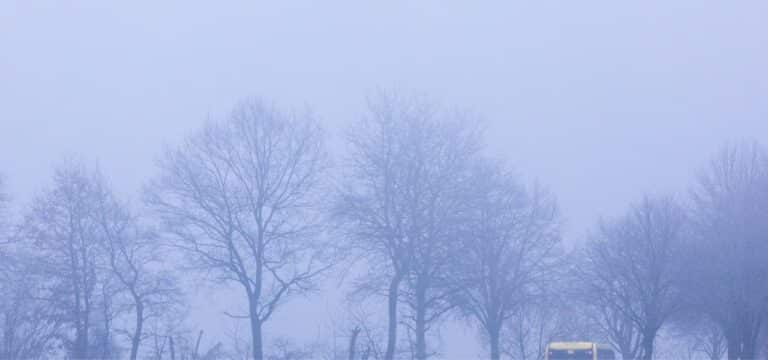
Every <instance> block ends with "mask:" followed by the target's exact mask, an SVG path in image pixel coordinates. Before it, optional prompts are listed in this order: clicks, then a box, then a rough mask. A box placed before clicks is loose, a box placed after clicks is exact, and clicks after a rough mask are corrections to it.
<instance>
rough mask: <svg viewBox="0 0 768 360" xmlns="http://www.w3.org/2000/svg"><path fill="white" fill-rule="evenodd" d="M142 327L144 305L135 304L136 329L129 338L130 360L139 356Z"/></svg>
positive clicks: (138, 302) (134, 359)
mask: <svg viewBox="0 0 768 360" xmlns="http://www.w3.org/2000/svg"><path fill="white" fill-rule="evenodd" d="M143 327H144V305H143V304H142V303H141V302H140V301H137V302H136V328H135V329H134V330H133V337H132V338H131V360H136V358H137V356H138V354H139V343H140V342H141V333H142V331H143Z"/></svg>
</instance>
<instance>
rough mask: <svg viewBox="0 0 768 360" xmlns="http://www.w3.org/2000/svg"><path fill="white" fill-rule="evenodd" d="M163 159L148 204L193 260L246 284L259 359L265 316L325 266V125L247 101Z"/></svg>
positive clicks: (206, 269)
mask: <svg viewBox="0 0 768 360" xmlns="http://www.w3.org/2000/svg"><path fill="white" fill-rule="evenodd" d="M159 166H160V176H159V177H158V178H157V179H155V180H154V181H152V182H150V184H149V185H148V187H147V197H146V199H147V202H148V204H149V205H151V206H152V207H153V208H154V210H155V211H156V212H157V214H158V215H159V217H160V218H161V220H162V221H163V224H164V226H165V229H166V230H167V231H168V232H169V233H171V234H173V235H174V236H175V239H176V241H175V243H174V246H176V247H177V248H179V249H181V250H183V251H185V253H186V254H187V255H189V261H190V264H192V265H193V266H195V267H196V268H198V269H200V270H202V271H204V272H206V273H209V274H214V275H215V276H217V278H218V279H220V280H223V281H228V282H234V283H237V284H238V285H239V286H241V287H242V290H243V294H244V297H245V298H246V299H247V303H248V315H247V316H246V317H247V318H248V319H249V320H250V325H251V340H252V341H251V342H252V347H253V358H254V359H259V360H261V359H263V358H264V355H263V342H262V336H263V335H262V328H263V324H264V323H265V322H266V321H268V320H269V319H270V318H271V317H272V315H273V314H274V312H275V311H276V310H277V309H278V308H279V306H280V305H281V304H282V303H283V302H284V301H285V300H286V299H287V298H288V297H290V296H291V295H292V294H295V293H301V292H305V291H307V290H310V289H312V288H313V286H314V282H313V280H314V279H315V278H316V277H317V276H318V275H319V274H320V273H321V272H322V271H323V270H325V269H326V268H327V267H328V265H327V263H325V262H324V260H325V259H324V258H322V257H321V255H322V254H323V250H324V249H323V247H322V246H321V243H320V242H319V240H320V239H321V238H320V235H321V234H320V230H321V228H320V227H319V225H320V223H319V222H318V221H317V220H318V216H317V213H316V211H315V210H316V206H317V205H318V204H319V201H318V198H317V195H318V192H319V190H321V188H320V185H321V183H320V181H321V180H322V177H323V172H324V170H325V168H326V157H325V152H324V150H323V139H322V131H321V129H320V127H319V126H318V125H317V123H316V121H315V120H314V119H313V118H312V117H311V116H309V115H306V114H301V115H299V114H296V113H284V112H281V111H278V110H277V109H275V108H274V107H272V106H270V105H267V104H265V103H264V102H262V101H260V100H250V101H246V102H243V103H241V104H240V105H238V106H237V107H236V108H235V110H234V111H233V112H232V115H231V116H230V117H229V118H228V119H227V120H225V121H216V122H209V123H208V124H206V126H205V127H204V128H203V129H202V130H201V131H199V132H197V133H196V134H194V135H193V136H191V137H190V138H189V139H188V140H187V141H186V142H185V143H184V145H182V146H181V147H180V148H178V149H176V150H168V151H167V152H166V153H165V155H164V156H163V158H162V159H161V160H160V162H159Z"/></svg>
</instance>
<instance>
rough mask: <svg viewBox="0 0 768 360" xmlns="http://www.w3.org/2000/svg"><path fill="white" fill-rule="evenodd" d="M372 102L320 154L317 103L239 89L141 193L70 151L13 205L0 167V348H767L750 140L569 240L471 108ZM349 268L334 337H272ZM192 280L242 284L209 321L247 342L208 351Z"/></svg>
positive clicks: (189, 355) (271, 352)
mask: <svg viewBox="0 0 768 360" xmlns="http://www.w3.org/2000/svg"><path fill="white" fill-rule="evenodd" d="M367 105H368V106H367V111H366V112H365V114H363V116H361V117H360V118H359V119H358V120H356V121H353V122H351V123H350V124H349V126H347V128H346V132H345V136H344V146H345V148H344V149H345V151H344V152H343V153H342V154H340V156H339V157H338V158H334V159H332V156H330V154H329V152H328V149H327V146H326V134H325V132H324V129H323V128H322V127H321V125H320V122H319V121H318V120H317V119H316V118H315V117H314V116H313V114H312V113H311V112H309V111H298V110H283V109H280V108H278V107H276V106H275V105H273V104H271V103H269V102H266V101H264V100H260V99H248V100H245V101H243V102H241V103H240V104H238V105H237V106H236V107H235V108H234V110H233V111H232V113H231V114H230V115H229V116H228V117H227V118H225V119H223V120H216V121H209V122H207V123H206V124H205V125H204V126H203V127H202V128H201V129H199V130H198V131H197V132H195V133H193V134H191V135H190V136H189V137H187V138H186V139H185V140H184V141H183V142H182V143H181V144H178V145H177V146H176V147H170V148H167V149H165V150H164V151H163V152H162V153H161V155H160V157H159V160H158V161H157V169H156V172H155V175H154V176H153V177H152V178H151V179H148V180H147V181H146V184H145V186H144V189H143V190H142V192H141V194H139V196H137V197H136V198H135V199H123V198H120V197H119V196H117V194H116V193H115V192H114V191H113V190H112V188H111V186H110V181H109V179H108V177H107V176H105V175H104V174H102V173H101V172H100V170H99V169H98V168H97V167H95V166H89V165H87V164H86V163H84V162H83V161H78V160H68V161H64V162H62V163H61V164H60V165H59V166H58V167H57V168H56V169H55V170H54V172H53V177H52V179H51V181H50V182H49V185H48V187H47V188H46V189H45V190H43V191H40V192H39V193H37V195H36V196H35V197H34V199H33V200H32V201H31V202H30V203H29V204H27V205H24V206H17V207H14V208H20V209H22V210H21V211H11V210H10V205H11V198H10V197H9V196H8V194H7V193H5V192H3V189H4V188H3V182H2V178H0V359H47V358H68V359H113V358H128V359H131V360H134V359H158V360H160V359H172V360H177V359H178V360H181V359H258V360H261V359H270V360H288V359H294V360H298V359H328V360H331V359H333V360H336V359H348V360H356V359H361V360H363V359H366V360H367V359H370V360H374V359H377V360H379V359H381V360H392V359H406V358H407V359H418V360H424V359H428V358H435V357H437V358H439V357H447V358H450V354H444V353H441V349H440V346H439V344H438V342H437V341H436V340H438V338H439V330H440V328H441V327H442V326H443V325H444V324H445V323H446V321H450V320H453V321H457V320H458V321H459V322H460V323H461V324H466V325H467V326H472V327H474V328H476V329H477V332H478V335H479V338H480V339H482V344H483V345H484V349H485V350H486V351H487V356H488V357H489V358H491V359H493V360H497V359H502V358H504V359H521V360H523V359H524V360H528V359H543V357H544V349H545V346H546V344H547V343H548V342H550V341H569V340H570V341H574V340H588V341H596V342H605V343H608V344H610V345H611V346H612V347H613V348H614V349H615V350H616V352H617V353H618V354H620V356H621V357H622V358H623V359H653V358H679V359H683V358H685V359H699V358H701V359H711V360H715V359H721V358H727V359H734V360H736V359H742V360H746V359H757V358H761V357H764V356H766V355H765V354H766V352H768V334H766V333H767V332H768V326H767V325H766V320H768V152H767V151H766V149H765V148H763V146H762V145H761V144H759V143H757V142H751V141H742V142H737V143H732V144H727V145H725V146H723V147H722V148H721V149H720V150H719V151H718V152H716V153H715V154H714V155H713V156H712V157H711V159H710V161H709V163H707V164H703V166H701V167H699V168H698V172H697V176H696V177H695V179H694V181H693V183H692V185H691V186H690V190H689V192H688V193H686V194H648V195H645V196H643V197H641V198H639V199H638V201H637V202H635V203H633V204H630V205H629V206H628V207H627V209H626V211H625V212H624V213H622V214H616V215H615V216H612V217H608V218H605V219H603V220H601V221H600V222H599V223H598V224H596V225H595V226H594V227H593V229H592V230H591V231H590V233H589V235H588V236H587V238H586V239H583V240H584V241H575V242H574V243H578V246H575V247H574V248H567V247H565V246H564V245H563V239H562V238H563V235H562V231H563V226H564V225H563V224H564V216H563V214H562V213H561V211H560V208H559V207H558V204H557V201H556V198H555V196H554V194H552V193H551V192H550V191H548V190H547V188H546V187H544V186H542V185H540V184H538V183H527V182H526V181H524V180H523V177H522V176H521V175H520V174H518V173H516V172H515V171H513V169H511V168H510V167H509V165H508V164H507V163H505V162H504V161H503V160H501V159H498V158H496V157H493V156H490V155H488V149H487V148H486V147H485V144H484V132H483V127H482V126H479V125H477V123H478V121H477V119H476V118H475V117H474V116H473V115H472V114H471V113H469V112H465V111H461V110H456V109H450V108H447V107H443V106H439V105H437V104H435V103H434V102H430V101H429V100H428V99H426V98H424V97H419V96H401V95H398V94H391V93H384V92H382V93H379V94H377V95H375V96H373V97H371V98H370V99H369V100H368V104H367ZM332 160H333V161H332ZM348 269H358V270H359V271H353V270H348ZM347 273H350V276H349V277H347V276H343V278H344V279H346V280H345V281H346V283H348V284H349V287H350V288H351V289H352V290H351V292H350V293H349V294H348V295H349V296H348V297H347V300H346V301H348V305H349V306H348V307H347V308H348V309H349V311H348V313H347V314H343V319H340V323H339V324H336V325H335V326H336V328H335V329H334V333H335V332H336V330H338V332H339V333H341V334H342V335H341V337H342V338H343V339H344V341H343V342H342V343H343V344H344V345H343V346H337V347H333V348H330V347H329V341H327V340H328V339H325V340H326V341H323V339H321V340H320V341H319V342H318V343H315V344H308V345H306V346H302V345H299V344H296V343H294V342H293V341H292V340H290V339H281V338H274V337H271V336H270V334H268V333H267V332H266V331H265V324H267V323H268V322H270V321H274V317H273V315H274V314H275V313H276V312H278V311H280V309H281V307H282V306H283V305H284V304H285V303H286V302H287V301H290V299H291V298H293V297H295V296H297V295H310V294H311V293H312V292H314V291H315V290H317V289H318V288H319V287H320V286H321V282H322V281H323V279H328V278H329V277H330V278H340V277H342V275H346V274H347ZM190 278H191V279H207V280H210V281H213V282H217V283H223V284H227V285H231V286H234V287H235V288H236V289H237V291H238V292H239V294H240V296H241V297H242V299H243V303H245V304H246V307H245V308H243V309H231V311H227V312H225V313H224V314H222V316H224V317H228V318H234V319H242V321H243V322H245V323H247V324H248V333H247V337H246V338H239V337H236V338H233V339H231V340H232V341H229V342H225V343H217V344H214V345H213V346H208V347H205V346H203V347H204V348H201V346H202V345H201V343H202V339H203V338H204V331H203V330H204V329H193V328H191V327H190V326H189V325H188V324H187V323H186V322H185V318H188V317H190V316H194V315H193V314H189V312H188V309H187V307H186V305H185V304H186V303H187V300H186V295H187V294H188V291H187V289H186V287H185V285H184V284H185V279H186V280H188V279H190ZM213 299H214V300H212V301H215V297H213ZM664 339H676V340H679V342H677V343H675V344H677V345H675V346H673V347H672V348H670V349H668V350H666V351H667V352H665V350H664V349H660V348H659V343H660V342H667V341H666V340H664Z"/></svg>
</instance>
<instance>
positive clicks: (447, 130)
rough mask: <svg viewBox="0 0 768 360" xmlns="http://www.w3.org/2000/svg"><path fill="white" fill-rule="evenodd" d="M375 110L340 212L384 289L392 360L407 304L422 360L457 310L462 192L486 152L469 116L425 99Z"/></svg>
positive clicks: (394, 101)
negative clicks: (452, 273) (453, 262)
mask: <svg viewBox="0 0 768 360" xmlns="http://www.w3.org/2000/svg"><path fill="white" fill-rule="evenodd" d="M368 105H369V106H368V116H366V117H364V118H363V119H362V120H361V121H360V122H358V123H357V124H356V126H354V127H353V130H352V131H351V132H350V133H349V136H348V138H347V139H348V143H349V145H350V153H351V155H350V158H349V159H348V167H347V169H348V172H347V173H346V174H344V180H345V181H344V182H343V184H342V186H341V187H340V188H341V190H340V196H339V201H338V202H337V204H336V205H337V206H336V208H335V214H336V216H337V219H338V220H339V221H340V222H341V223H343V224H344V225H345V229H347V231H348V235H349V238H350V240H351V243H352V246H353V247H354V248H356V249H357V250H359V251H360V253H362V254H365V255H366V262H367V264H368V265H369V266H370V268H371V269H374V271H373V272H372V273H371V275H372V276H371V278H372V279H374V280H378V281H380V282H383V283H385V285H383V287H384V288H386V297H387V302H388V306H387V314H388V332H387V346H386V351H385V356H384V358H385V359H388V360H389V359H392V358H394V356H395V351H396V349H395V348H396V344H397V327H398V321H399V316H398V303H399V301H400V300H403V301H404V303H405V304H407V305H409V309H410V310H411V311H410V313H409V316H410V321H408V322H406V323H407V324H409V325H410V326H412V327H413V331H414V332H415V336H416V348H417V350H416V357H417V358H419V359H424V358H426V356H427V346H426V333H427V331H428V330H429V324H430V323H431V322H434V321H436V320H437V319H439V318H440V316H441V315H443V314H444V313H445V312H446V311H447V309H448V308H450V306H451V303H450V302H449V301H448V300H449V296H448V294H450V293H451V292H453V291H455V289H454V288H452V287H451V285H452V284H450V283H449V282H447V281H445V279H443V278H444V277H445V275H446V272H445V271H444V270H445V269H446V267H448V266H449V262H450V258H451V252H452V251H453V250H454V249H455V248H456V246H453V245H452V244H451V242H456V240H457V239H458V237H457V236H456V234H455V230H456V226H455V225H454V224H456V222H454V221H453V220H455V219H456V217H458V216H459V215H460V213H461V211H459V207H458V205H459V197H458V196H457V195H459V194H462V193H461V192H460V191H463V190H462V186H464V185H465V184H464V181H465V180H466V178H467V176H466V173H467V171H466V169H467V168H468V165H469V163H470V159H471V158H472V157H473V156H474V155H475V154H476V152H477V151H478V148H479V143H478V141H477V132H476V131H474V130H475V129H474V128H471V127H468V126H467V123H468V122H463V121H462V119H464V120H466V118H465V117H463V116H462V115H461V114H459V113H449V112H445V111H441V110H440V109H439V108H438V107H436V106H433V105H432V104H429V103H428V102H426V101H424V100H423V99H418V98H403V97H398V96H396V95H389V94H379V96H378V97H376V98H374V99H372V100H371V101H369V104H368ZM403 282H406V285H408V287H407V288H405V290H406V291H405V292H403ZM368 285H371V284H370V283H369V284H368Z"/></svg>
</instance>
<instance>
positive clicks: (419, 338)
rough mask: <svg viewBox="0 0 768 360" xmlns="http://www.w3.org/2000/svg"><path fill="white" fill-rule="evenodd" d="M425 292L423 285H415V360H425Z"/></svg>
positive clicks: (419, 283) (418, 283) (418, 282)
mask: <svg viewBox="0 0 768 360" xmlns="http://www.w3.org/2000/svg"><path fill="white" fill-rule="evenodd" d="M426 292H427V290H426V287H425V286H424V284H422V283H421V282H420V281H417V284H416V359H417V360H426V359H427V300H426V297H427V294H426Z"/></svg>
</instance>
